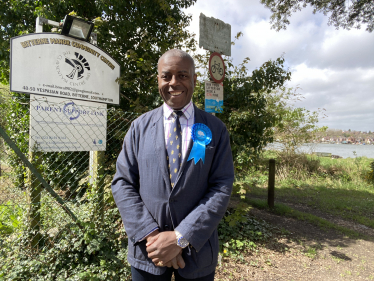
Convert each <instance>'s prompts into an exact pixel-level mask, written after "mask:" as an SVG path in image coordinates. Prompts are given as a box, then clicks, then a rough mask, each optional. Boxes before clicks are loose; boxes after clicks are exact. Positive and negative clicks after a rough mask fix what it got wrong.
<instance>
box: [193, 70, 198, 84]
mask: <svg viewBox="0 0 374 281" xmlns="http://www.w3.org/2000/svg"><path fill="white" fill-rule="evenodd" d="M196 81H197V74H196V73H195V74H194V75H193V86H194V87H196Z"/></svg>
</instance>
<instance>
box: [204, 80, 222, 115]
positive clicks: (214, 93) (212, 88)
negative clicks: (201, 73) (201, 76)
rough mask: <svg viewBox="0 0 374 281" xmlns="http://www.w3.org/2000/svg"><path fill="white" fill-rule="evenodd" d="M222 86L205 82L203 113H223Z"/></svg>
mask: <svg viewBox="0 0 374 281" xmlns="http://www.w3.org/2000/svg"><path fill="white" fill-rule="evenodd" d="M222 106H223V85H222V84H218V83H215V82H212V81H205V111H206V112H210V113H222V112H223V108H222Z"/></svg>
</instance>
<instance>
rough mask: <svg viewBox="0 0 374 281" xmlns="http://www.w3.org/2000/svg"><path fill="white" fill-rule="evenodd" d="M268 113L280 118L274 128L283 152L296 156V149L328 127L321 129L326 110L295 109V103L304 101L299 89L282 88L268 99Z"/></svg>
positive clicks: (268, 96)
mask: <svg viewBox="0 0 374 281" xmlns="http://www.w3.org/2000/svg"><path fill="white" fill-rule="evenodd" d="M266 99H267V102H268V112H269V114H271V115H276V116H278V119H277V120H276V123H275V124H274V127H273V128H271V130H272V131H273V133H274V140H275V141H277V142H279V143H281V144H282V146H283V151H284V152H286V153H287V154H294V153H295V151H296V149H297V148H298V147H300V146H301V145H302V144H304V143H308V142H311V141H313V140H314V139H315V138H316V135H317V134H318V133H320V132H325V131H326V130H327V127H325V126H324V127H319V126H318V121H319V118H320V117H321V115H322V117H323V118H324V113H323V112H324V109H319V110H317V111H310V110H307V109H305V108H301V107H295V105H294V104H295V102H297V101H300V100H301V99H303V97H302V96H301V94H299V93H298V92H297V89H292V88H285V87H280V88H278V89H277V90H276V91H273V92H271V93H269V94H268V95H267V97H266Z"/></svg>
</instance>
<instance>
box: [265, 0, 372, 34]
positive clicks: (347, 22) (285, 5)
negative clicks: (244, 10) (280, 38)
mask: <svg viewBox="0 0 374 281" xmlns="http://www.w3.org/2000/svg"><path fill="white" fill-rule="evenodd" d="M261 3H262V4H264V5H265V6H266V7H268V8H270V10H271V12H272V13H273V15H272V16H271V23H272V28H274V29H275V30H277V31H279V30H281V29H286V27H287V25H288V24H290V21H289V19H288V18H289V17H290V16H291V14H292V13H293V12H296V11H300V10H301V9H303V8H305V7H307V6H308V5H311V6H312V7H313V13H317V12H321V13H323V14H324V15H327V14H330V15H329V21H328V24H329V25H333V26H335V27H336V28H339V27H342V28H344V29H348V30H349V29H351V28H352V27H353V28H357V29H359V28H360V27H361V24H367V27H366V30H367V31H369V32H372V31H373V30H374V17H373V15H374V12H373V11H374V2H373V1H371V0H360V1H333V0H328V1H314V0H302V1H289V0H288V1H280V0H261Z"/></svg>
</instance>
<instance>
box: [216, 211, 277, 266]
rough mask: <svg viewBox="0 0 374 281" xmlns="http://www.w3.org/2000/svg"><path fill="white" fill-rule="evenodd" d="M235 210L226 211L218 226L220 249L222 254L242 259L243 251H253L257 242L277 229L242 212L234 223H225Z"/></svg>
mask: <svg viewBox="0 0 374 281" xmlns="http://www.w3.org/2000/svg"><path fill="white" fill-rule="evenodd" d="M233 212H235V210H228V211H226V216H225V218H224V219H223V220H222V221H221V222H220V224H219V226H218V238H219V241H220V251H221V254H222V255H223V256H231V257H235V258H238V259H243V256H244V254H245V253H247V252H250V251H254V250H255V249H256V248H257V244H258V243H263V242H265V241H267V240H268V239H270V238H271V237H272V236H273V233H274V232H276V231H278V230H277V229H275V228H274V227H272V226H271V225H269V224H267V223H266V222H264V221H262V222H260V221H257V220H256V219H254V218H253V217H250V216H249V215H248V214H242V219H241V220H240V222H239V223H237V224H235V225H230V224H227V223H226V221H227V218H228V217H230V216H231V215H232V214H233Z"/></svg>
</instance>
